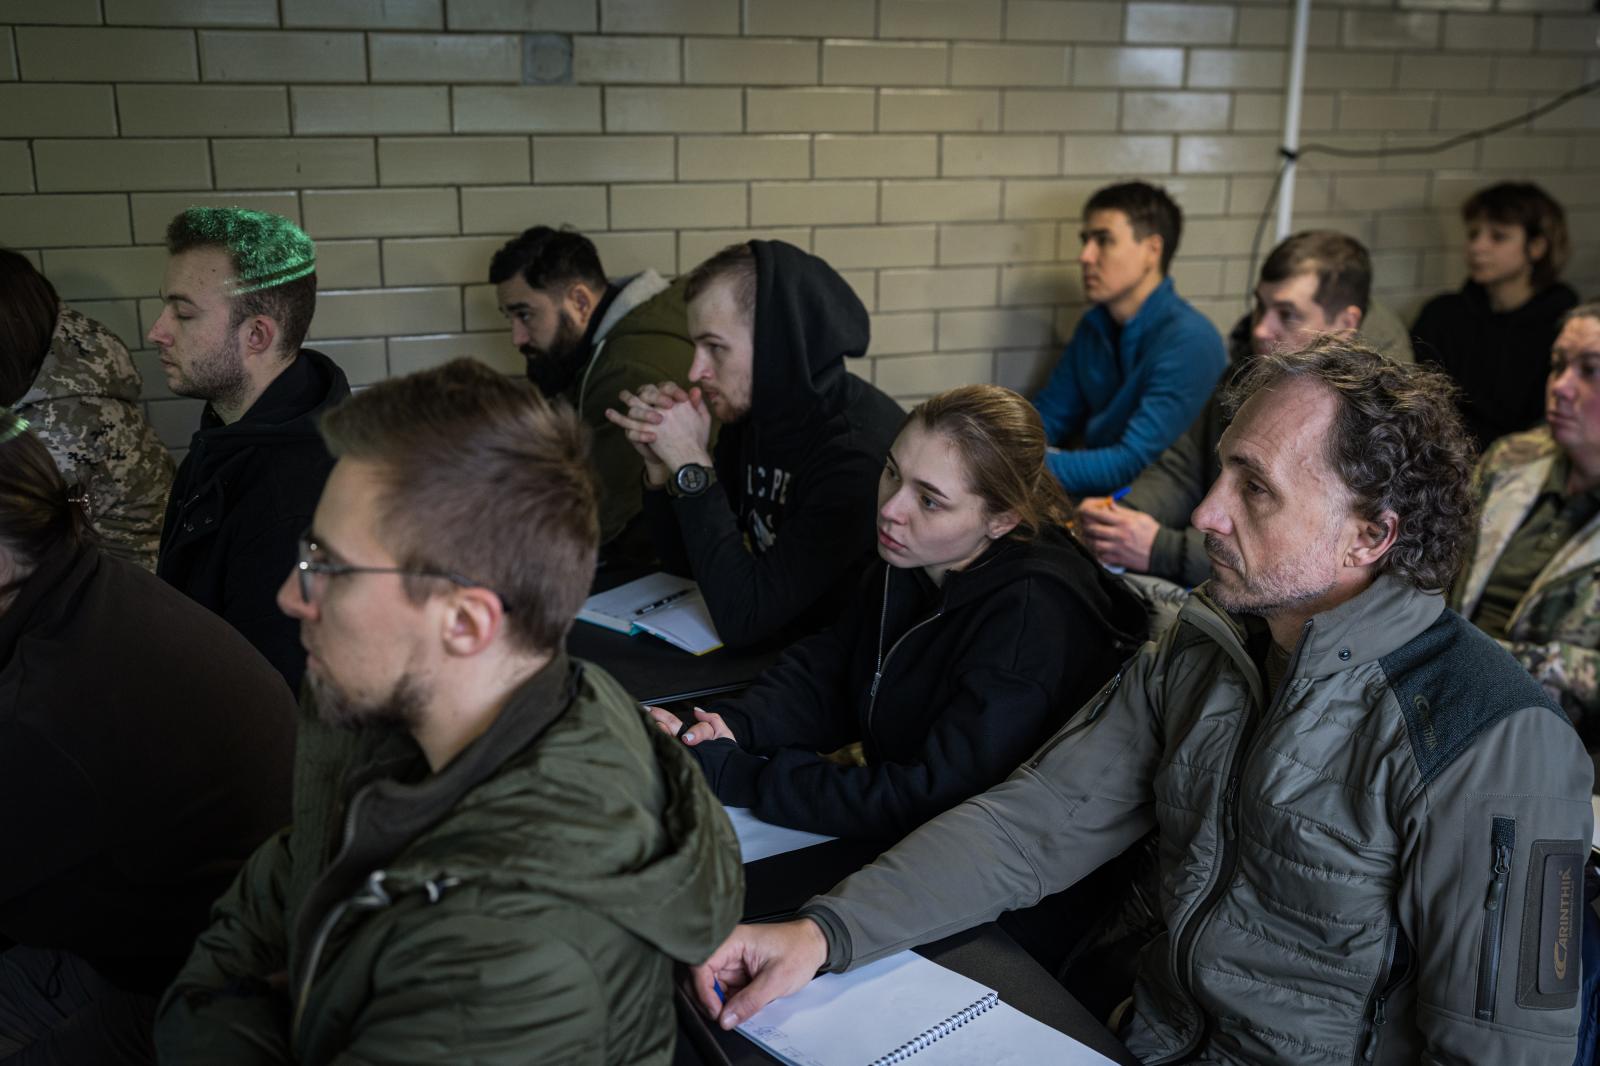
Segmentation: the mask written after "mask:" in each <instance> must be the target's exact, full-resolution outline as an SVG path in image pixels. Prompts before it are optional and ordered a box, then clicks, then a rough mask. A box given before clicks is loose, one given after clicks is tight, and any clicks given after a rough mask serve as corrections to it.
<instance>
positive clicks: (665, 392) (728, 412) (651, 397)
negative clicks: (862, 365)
mask: <svg viewBox="0 0 1600 1066" xmlns="http://www.w3.org/2000/svg"><path fill="white" fill-rule="evenodd" d="M684 295H685V297H686V299H687V300H688V305H689V333H690V337H691V339H692V340H693V341H694V345H695V355H694V361H693V362H692V363H691V364H690V365H689V381H690V382H691V384H692V385H693V386H694V387H693V388H692V389H691V390H690V391H688V392H685V391H684V390H683V389H682V388H680V387H679V386H677V385H674V384H672V383H671V382H662V383H661V384H659V385H655V386H646V387H645V388H642V389H640V390H639V392H638V393H637V394H634V393H631V392H626V391H624V392H623V393H622V394H621V399H622V402H623V403H624V404H625V405H626V407H627V413H626V414H620V413H618V412H616V411H609V412H607V417H608V418H610V419H611V420H612V421H613V422H615V423H617V424H618V425H620V426H622V427H623V428H625V429H626V430H627V431H628V435H629V439H630V440H631V441H633V443H634V446H635V447H636V448H638V449H639V454H640V455H641V456H643V458H644V467H645V473H644V481H645V489H646V492H645V495H644V508H645V514H646V515H647V516H649V517H648V521H649V523H650V529H651V533H652V536H653V537H654V540H655V545H656V549H657V551H659V552H660V554H661V558H662V560H663V561H664V562H665V563H666V564H667V566H668V569H672V570H675V571H677V572H679V573H683V574H687V575H692V576H693V577H694V579H695V580H696V581H697V582H699V584H700V591H701V593H702V594H703V595H704V596H705V601H706V606H707V607H708V608H709V609H710V612H711V619H712V621H713V622H714V623H715V624H716V628H717V633H718V635H719V636H721V638H722V640H723V642H724V643H725V644H727V645H729V646H741V645H750V644H757V643H761V642H765V641H769V640H774V639H783V638H792V637H796V636H800V635H803V634H806V633H810V632H814V631H816V630H817V629H820V628H821V627H822V626H824V625H826V624H827V623H829V622H831V621H832V620H833V619H834V618H836V617H838V614H839V612H840V610H841V609H842V608H843V607H844V606H845V604H846V603H848V602H849V598H850V595H851V592H852V591H853V589H854V588H855V584H856V581H857V580H858V579H859V577H860V575H861V573H862V571H863V570H864V569H865V567H866V566H867V564H868V563H869V562H870V560H871V559H872V558H873V556H874V553H875V546H876V540H875V535H874V532H873V520H872V516H873V513H874V511H875V510H876V508H877V485H878V474H879V472H880V471H881V470H882V468H883V463H884V457H885V456H886V455H887V454H888V451H889V445H890V444H891V443H892V442H893V440H894V435H895V433H896V432H897V431H898V430H899V428H900V423H901V422H902V421H903V420H904V418H905V413H904V412H903V411H902V410H901V409H900V405H899V404H897V403H895V402H894V401H893V400H892V399H890V398H889V397H888V396H886V395H885V394H884V393H882V392H880V391H879V390H878V389H877V388H875V387H874V386H873V385H871V384H870V383H868V382H866V381H863V380H862V379H861V378H859V377H856V376H855V375H854V374H851V373H849V372H848V371H846V370H845V367H844V360H845V359H846V358H856V357H860V356H862V355H864V354H866V350H867V343H868V340H869V339H870V336H871V330H870V324H869V321H868V318H867V311H866V308H865V307H863V306H862V304H861V300H860V299H859V298H858V297H857V296H856V294H855V293H854V292H853V291H852V290H851V288H850V286H849V285H848V284H847V283H846V282H845V280H844V279H843V278H842V277H840V276H839V274H838V272H837V271H835V270H834V269H833V268H832V267H831V266H829V265H828V264H827V263H825V262H823V261H822V260H821V259H818V258H817V257H816V256H813V255H810V254H808V253H806V252H803V251H801V250H800V249H799V248H796V247H794V246H793V245H789V244H785V243H783V242H782V241H749V242H746V243H744V244H735V245H731V246H729V247H728V248H725V249H723V250H722V251H721V252H719V253H717V254H716V255H715V256H713V257H712V258H710V259H708V260H707V261H706V262H704V263H702V264H701V265H700V266H698V267H696V268H695V270H694V271H693V272H692V273H691V274H690V276H689V280H688V283H687V285H686V287H685V289H684ZM713 418H715V419H716V420H717V421H718V422H720V423H721V424H722V427H723V428H722V430H721V432H720V434H719V435H718V437H717V443H716V447H715V449H714V450H713V449H711V448H710V447H709V445H708V441H709V439H710V434H711V426H712V419H713Z"/></svg>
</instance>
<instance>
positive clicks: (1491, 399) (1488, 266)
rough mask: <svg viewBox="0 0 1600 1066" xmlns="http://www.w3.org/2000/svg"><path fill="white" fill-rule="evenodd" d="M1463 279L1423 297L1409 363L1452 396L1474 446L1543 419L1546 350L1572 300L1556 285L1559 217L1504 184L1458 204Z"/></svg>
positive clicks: (1522, 187) (1538, 193)
mask: <svg viewBox="0 0 1600 1066" xmlns="http://www.w3.org/2000/svg"><path fill="white" fill-rule="evenodd" d="M1461 221H1462V223H1463V224H1465V226H1466V238H1467V241H1466V249H1465V251H1466V260H1467V281H1466V284H1464V285H1462V286H1461V289H1460V291H1458V292H1451V293H1445V294H1444V295H1442V296H1435V297H1434V298H1433V299H1432V300H1429V301H1428V303H1427V306H1425V307H1423V309H1422V314H1420V315H1418V316H1417V321H1416V323H1415V324H1414V325H1413V326H1412V327H1411V332H1412V333H1413V334H1414V341H1415V343H1414V347H1415V349H1416V353H1417V359H1418V360H1419V361H1421V362H1425V363H1432V364H1433V365H1435V366H1437V367H1439V368H1440V369H1441V370H1443V371H1444V372H1445V373H1447V374H1449V375H1450V377H1451V379H1452V380H1453V381H1454V382H1455V383H1456V385H1457V386H1458V387H1459V388H1460V389H1461V392H1460V394H1459V395H1458V396H1457V397H1456V406H1457V407H1458V408H1459V409H1460V411H1461V417H1462V420H1463V421H1464V422H1465V423H1466V428H1467V432H1468V433H1469V434H1470V435H1471V436H1472V438H1473V439H1474V440H1475V441H1476V442H1477V445H1478V447H1479V449H1480V450H1481V449H1486V448H1488V447H1489V445H1490V443H1491V442H1493V441H1494V440H1495V439H1497V438H1499V437H1503V436H1505V435H1506V434H1507V433H1516V432H1518V431H1520V430H1524V429H1530V428H1532V427H1533V426H1535V425H1537V424H1539V423H1540V422H1541V421H1543V420H1544V384H1545V377H1546V375H1548V374H1549V372H1550V346H1551V345H1552V344H1554V343H1555V339H1556V333H1557V332H1558V331H1559V330H1560V328H1561V316H1562V315H1564V314H1566V313H1567V312H1568V311H1569V310H1571V309H1572V308H1573V307H1575V306H1576V305H1577V303H1578V295H1577V293H1575V292H1573V291H1572V289H1571V288H1569V287H1568V286H1566V285H1564V284H1562V282H1561V281H1560V280H1559V279H1560V275H1561V268H1562V267H1563V266H1565V265H1566V262H1567V254H1568V251H1569V246H1568V241H1567V217H1566V213H1565V212H1563V211H1562V210H1561V205H1560V204H1558V203H1556V201H1555V200H1554V199H1552V198H1551V197H1550V194H1549V193H1547V192H1545V191H1544V190H1543V189H1541V188H1539V186H1537V185H1534V184H1532V183H1531V182H1512V181H1505V182H1501V183H1499V184H1498V185H1491V186H1489V187H1488V188H1486V189H1479V190H1478V191H1477V192H1476V193H1474V194H1473V195H1472V196H1471V197H1470V198H1469V199H1468V200H1467V202H1466V203H1465V204H1463V205H1462V207H1461Z"/></svg>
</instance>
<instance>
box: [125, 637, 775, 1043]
mask: <svg viewBox="0 0 1600 1066" xmlns="http://www.w3.org/2000/svg"><path fill="white" fill-rule="evenodd" d="M307 702H308V703H309V700H308V701H307ZM299 743H300V747H299V751H298V753H297V764H296V768H295V803H294V815H295V825H294V827H293V828H292V829H291V830H286V831H285V832H284V833H282V834H281V835H280V836H278V837H276V838H275V839H273V840H271V841H269V842H268V843H267V844H265V845H264V846H263V847H262V848H261V849H260V850H259V851H258V852H257V853H256V854H255V855H254V856H253V857H252V858H251V860H250V861H249V863H248V864H247V865H246V867H245V868H244V870H243V871H242V872H241V873H240V875H239V878H238V880H237V881H236V882H235V883H234V885H233V887H232V888H231V889H230V890H229V891H228V892H227V894H226V895H224V896H223V897H222V899H221V900H219V901H218V903H217V904H216V906H215V908H214V910H213V915H212V919H213V920H212V925H211V928H210V929H208V930H207V931H206V932H205V933H204V934H202V935H201V937H200V939H199V941H198V942H197V943H196V945H195V949H194V952H193V954H192V955H191V956H190V958H189V961H188V963H187V964H186V965H185V967H184V969H183V970H182V972H181V973H180V974H179V976H178V979H177V981H176V982H175V983H174V984H173V986H172V988H171V989H169V990H168V992H167V994H166V997H165V999H164V1000H163V1002H162V1004H161V1009H160V1013H159V1016H158V1018H157V1024H156V1042H157V1049H158V1051H159V1053H160V1057H161V1061H162V1062H163V1063H196V1064H199V1063H207V1064H214V1063H223V1062H226V1063H229V1064H231V1066H241V1064H245V1066H248V1064H264V1063H306V1064H311V1063H316V1064H322V1063H339V1064H349V1066H354V1064H357V1063H361V1064H377V1063H395V1064H398V1063H408V1064H409V1063H467V1062H471V1063H487V1064H493V1063H505V1064H508V1066H509V1064H513V1063H515V1064H519V1066H520V1064H524V1063H530V1062H539V1063H551V1064H554V1063H583V1064H596V1066H598V1064H602V1063H640V1064H644V1063H649V1064H661V1066H664V1064H666V1063H667V1062H669V1061H670V1059H671V1056H672V1049H673V1044H674V1036H675V1033H676V1027H675V1023H674V1016H673V1009H672V1003H671V986H670V980H671V968H672V964H673V962H674V960H678V961H682V962H690V963H693V962H699V961H702V960H703V959H705V957H706V956H708V955H709V954H710V953H711V951H712V950H713V949H715V948H716V946H717V945H718V944H719V943H721V942H722V940H723V939H724V938H725V937H726V935H727V934H728V932H729V931H730V930H731V929H732V927H733V924H734V922H735V921H736V920H737V919H738V914H739V909H740V906H741V903H742V896H743V874H742V868H741V867H740V864H739V849H738V845H737V843H736V842H735V840H734V836H733V832H732V830H731V828H730V827H729V825H728V822H727V818H726V816H725V815H724V814H723V813H722V810H721V807H720V805H719V804H718V803H717V801H716V800H715V799H714V798H713V797H712V796H711V793H710V791H709V790H708V789H707V787H706V785H705V782H704V779H703V778H702V775H701V773H700V770H699V768H698V767H697V766H696V765H695V764H694V760H693V759H691V758H689V757H688V755H687V753H686V752H685V751H684V750H683V749H682V746H681V745H679V744H675V743H673V742H672V740H671V739H670V738H668V737H667V736H665V734H662V733H661V732H660V731H659V730H656V729H654V728H653V727H651V726H649V725H648V723H647V722H646V720H645V718H644V716H643V715H641V714H640V712H639V709H638V707H637V705H636V704H634V702H633V701H632V699H631V698H630V697H629V696H628V695H627V694H626V693H625V692H623V691H622V689H621V687H620V686H619V685H617V683H616V682H615V681H613V680H612V679H611V678H610V677H609V676H607V675H606V674H605V673H604V672H603V671H601V670H599V669H598V668H596V667H594V666H592V665H588V664H584V663H579V662H574V661H569V660H568V659H566V657H565V656H564V655H563V656H560V657H558V658H557V659H556V660H555V661H553V662H552V663H551V664H550V665H549V666H547V667H546V668H545V669H544V670H542V671H540V673H538V674H537V675H535V676H534V677H533V678H532V679H531V680H529V681H528V682H527V683H525V684H524V685H523V686H522V687H521V688H520V689H518V690H517V692H516V693H515V694H514V695H513V697H512V699H511V702H510V703H509V704H508V706H507V708H506V709H505V710H504V711H503V712H502V713H501V715H500V716H499V718H497V719H496V721H495V722H494V724H493V725H492V726H491V727H490V728H489V730H488V732H486V733H485V734H484V735H483V736H481V737H480V738H478V739H477V740H476V741H474V742H473V743H472V744H470V745H469V746H468V747H467V748H466V749H465V750H463V751H462V752H461V754H460V755H458V756H457V757H456V758H455V759H454V760H452V761H451V762H450V763H449V764H447V765H446V766H445V767H443V768H442V769H441V770H440V771H439V772H438V773H434V774H430V773H428V768H427V764H426V762H425V761H423V760H422V758H421V754H420V751H419V750H418V748H417V746H416V744H415V743H414V742H413V741H412V740H411V738H410V737H409V735H407V734H405V733H402V732H394V731H384V730H377V729H367V730H362V731H360V732H359V733H348V732H343V731H338V730H335V729H334V728H332V727H330V726H327V725H324V724H322V723H321V722H319V721H318V720H317V719H316V717H315V713H314V711H311V712H306V713H303V715H302V731H301V737H300V742H299Z"/></svg>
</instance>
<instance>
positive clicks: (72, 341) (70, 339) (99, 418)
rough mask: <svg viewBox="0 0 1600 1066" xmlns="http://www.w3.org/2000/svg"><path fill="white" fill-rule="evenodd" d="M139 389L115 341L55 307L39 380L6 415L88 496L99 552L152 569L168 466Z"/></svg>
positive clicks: (122, 348) (94, 324) (168, 483)
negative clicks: (17, 419) (27, 426)
mask: <svg viewBox="0 0 1600 1066" xmlns="http://www.w3.org/2000/svg"><path fill="white" fill-rule="evenodd" d="M140 389H141V382H140V379H139V371H138V369H137V368H136V367H135V366H134V365H133V359H132V358H131V357H130V356H129V355H128V349H127V348H126V347H125V346H124V345H123V343H122V342H121V341H120V340H118V339H117V337H116V335H115V334H113V333H112V332H111V331H110V330H108V329H106V328H105V327H104V326H102V325H101V324H100V323H98V322H96V321H94V320H93V319H91V318H86V317H85V316H83V315H81V314H79V313H78V312H76V311H74V310H72V309H71V308H70V307H66V306H63V307H62V308H61V313H60V315H59V316H58V317H57V318H56V329H55V333H54V335H53V336H52V337H51V339H50V351H49V353H48V354H47V355H46V356H45V358H44V363H43V365H42V366H40V368H39V376H38V377H37V378H35V379H34V382H33V387H32V388H31V389H29V390H28V391H27V392H26V393H24V394H23V397H22V399H21V400H19V401H18V402H17V404H16V406H15V407H13V408H12V410H14V411H15V412H16V413H17V414H19V415H21V416H22V417H23V418H26V419H27V420H28V421H29V422H30V423H32V426H33V431H34V433H35V434H36V435H37V436H38V437H39V439H40V441H42V442H43V443H44V446H45V447H46V448H48V449H49V451H50V455H51V457H52V458H54V459H55V461H56V465H57V466H58V467H60V468H61V474H62V476H63V477H65V478H66V479H67V481H68V482H77V483H79V484H80V485H82V486H83V488H84V489H85V491H86V492H87V493H88V497H89V521H90V524H91V525H92V526H93V527H94V530H95V532H96V533H98V534H99V536H100V546H101V548H102V549H103V550H104V551H105V552H106V553H107V554H108V555H112V556H115V557H117V558H119V559H125V560H127V561H129V562H132V563H136V564H138V565H139V566H142V567H144V568H145V569H146V570H150V571H154V570H155V567H156V549H157V548H158V547H159V545H160V543H161V522H162V519H163V518H164V517H165V515H166V509H167V493H168V491H169V490H170V489H171V488H172V478H173V472H174V466H173V461H172V456H171V454H170V453H169V452H168V451H167V450H166V448H164V447H162V444H161V441H160V440H159V439H157V437H156V435H155V432H154V431H153V430H152V429H151V428H150V423H149V422H147V421H145V417H144V409H143V408H142V407H140V406H139V393H140Z"/></svg>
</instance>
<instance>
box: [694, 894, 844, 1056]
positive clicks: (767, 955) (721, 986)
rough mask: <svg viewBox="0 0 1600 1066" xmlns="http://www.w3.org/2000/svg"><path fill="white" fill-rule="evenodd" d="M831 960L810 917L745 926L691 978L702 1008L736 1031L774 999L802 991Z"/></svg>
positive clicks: (723, 1024) (725, 942)
mask: <svg viewBox="0 0 1600 1066" xmlns="http://www.w3.org/2000/svg"><path fill="white" fill-rule="evenodd" d="M827 961H828V941H827V938H826V937H824V936H823V935H822V927H821V926H819V925H818V924H817V923H816V922H813V921H812V920H811V919H810V918H801V919H799V920H797V921H793V922H778V923H774V924H770V925H768V924H763V925H740V926H735V927H734V930H733V933H732V934H731V935H730V936H729V937H728V939H727V940H725V941H723V943H722V946H721V947H720V948H718V949H717V950H716V951H714V952H712V954H711V957H710V958H709V959H707V960H706V961H705V962H704V963H702V964H701V965H699V966H696V967H695V968H694V969H693V970H691V971H690V972H689V977H690V980H691V981H693V982H694V994H695V998H696V999H697V1000H699V1002H700V1006H701V1007H702V1008H704V1010H705V1012H706V1013H707V1014H709V1015H710V1016H711V1017H712V1018H713V1019H714V1020H715V1021H716V1022H717V1024H718V1025H720V1026H722V1028H724V1029H732V1028H733V1027H734V1026H736V1025H738V1024H739V1023H740V1022H742V1021H744V1020H745V1019H746V1018H749V1017H750V1016H751V1015H753V1014H755V1012H756V1011H758V1010H760V1009H761V1008H762V1007H765V1006H766V1005H767V1004H768V1003H771V1002H772V1001H773V1000H775V999H781V998H783V997H784V996H789V995H793V994H794V993H796V992H798V991H800V989H802V988H804V987H805V986H806V985H807V983H809V982H810V980H811V979H812V978H813V977H815V976H816V975H817V971H818V970H820V969H822V965H823V963H825V962H827ZM724 997H726V999H724Z"/></svg>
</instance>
